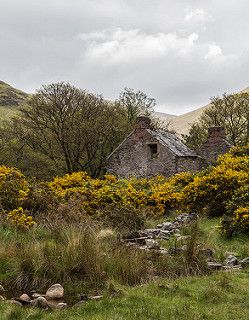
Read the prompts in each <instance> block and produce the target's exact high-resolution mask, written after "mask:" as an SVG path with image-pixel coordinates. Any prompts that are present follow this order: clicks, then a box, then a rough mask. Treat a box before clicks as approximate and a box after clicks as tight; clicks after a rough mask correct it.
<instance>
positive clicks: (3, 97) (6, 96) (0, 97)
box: [0, 81, 29, 121]
mask: <svg viewBox="0 0 249 320" xmlns="http://www.w3.org/2000/svg"><path fill="white" fill-rule="evenodd" d="M28 96H29V95H28V94H27V93H25V92H23V91H21V90H18V89H15V88H13V87H12V86H10V85H8V84H7V83H5V82H3V81H0V121H3V120H7V119H9V118H10V117H11V116H13V115H14V114H15V113H16V111H17V109H18V107H19V106H20V105H21V104H22V103H23V102H24V101H25V100H26V99H27V98H28Z"/></svg>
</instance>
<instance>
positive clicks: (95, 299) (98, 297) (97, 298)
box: [89, 296, 103, 301]
mask: <svg viewBox="0 0 249 320" xmlns="http://www.w3.org/2000/svg"><path fill="white" fill-rule="evenodd" d="M101 299H103V296H92V297H89V300H94V301H98V300H101Z"/></svg>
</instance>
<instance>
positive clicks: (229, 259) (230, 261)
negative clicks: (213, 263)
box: [225, 254, 239, 266]
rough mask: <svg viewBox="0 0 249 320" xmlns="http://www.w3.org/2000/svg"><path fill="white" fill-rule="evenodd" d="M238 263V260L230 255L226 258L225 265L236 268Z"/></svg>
mask: <svg viewBox="0 0 249 320" xmlns="http://www.w3.org/2000/svg"><path fill="white" fill-rule="evenodd" d="M238 262H239V261H238V259H237V258H236V257H235V256H234V255H233V254H230V255H228V256H227V258H226V261H225V265H227V266H236V265H237V264H238Z"/></svg>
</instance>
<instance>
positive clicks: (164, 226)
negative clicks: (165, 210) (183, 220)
mask: <svg viewBox="0 0 249 320" xmlns="http://www.w3.org/2000/svg"><path fill="white" fill-rule="evenodd" d="M173 228H174V224H173V222H164V223H162V229H163V230H172V229H173Z"/></svg>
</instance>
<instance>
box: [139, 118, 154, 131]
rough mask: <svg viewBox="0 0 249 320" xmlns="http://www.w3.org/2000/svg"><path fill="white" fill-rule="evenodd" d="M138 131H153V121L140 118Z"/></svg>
mask: <svg viewBox="0 0 249 320" xmlns="http://www.w3.org/2000/svg"><path fill="white" fill-rule="evenodd" d="M135 129H136V130H143V129H152V125H151V119H150V118H149V117H146V116H139V117H137V120H136V125H135Z"/></svg>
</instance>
